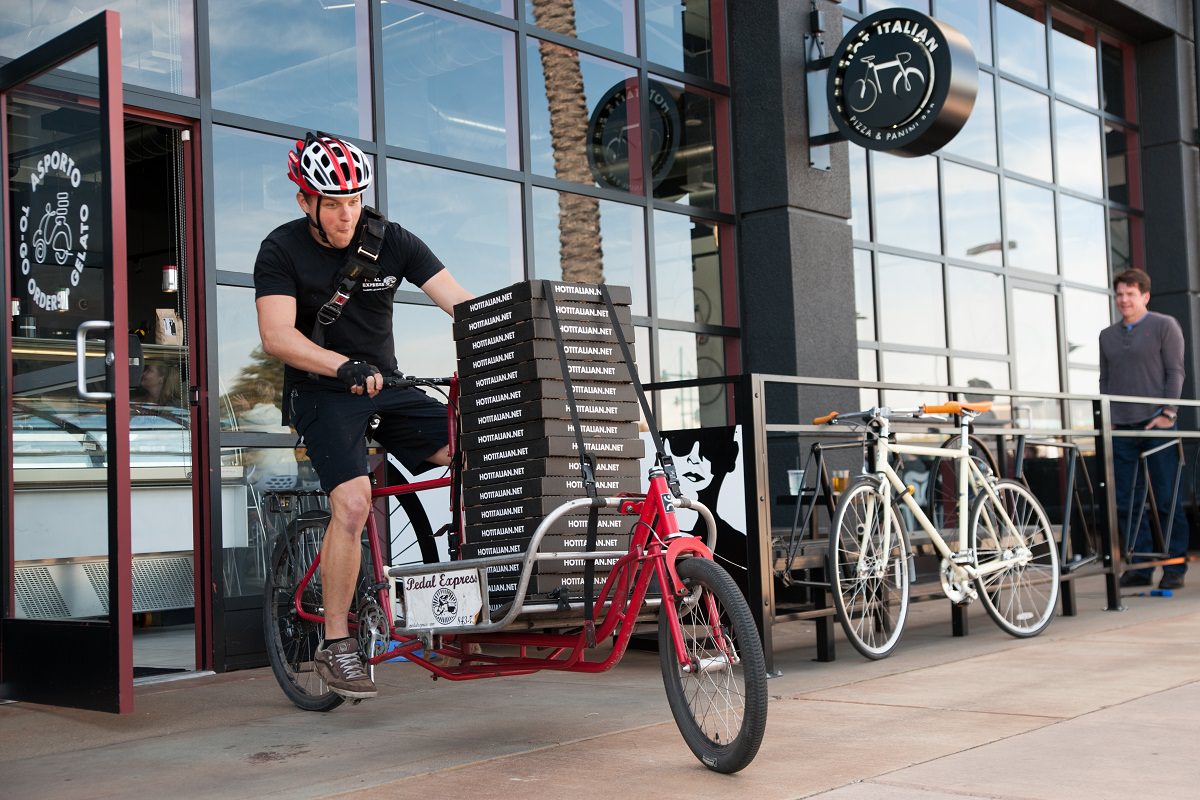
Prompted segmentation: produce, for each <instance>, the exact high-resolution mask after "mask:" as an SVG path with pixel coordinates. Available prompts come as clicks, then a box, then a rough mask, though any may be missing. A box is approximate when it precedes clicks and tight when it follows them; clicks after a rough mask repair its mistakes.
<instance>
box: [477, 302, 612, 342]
mask: <svg viewBox="0 0 1200 800" xmlns="http://www.w3.org/2000/svg"><path fill="white" fill-rule="evenodd" d="M613 307H614V309H615V310H616V312H617V317H616V319H617V322H619V323H621V324H622V325H625V326H626V327H628V326H631V325H633V314H632V313H631V312H630V310H629V306H617V305H614V306H613ZM554 312H555V314H557V315H558V321H559V323H563V324H565V323H569V322H601V323H606V324H607V323H609V322H610V317H611V315H610V314H609V313H608V307H607V306H605V305H603V304H597V303H570V302H564V301H558V302H556V303H555V304H554ZM532 319H545V320H548V319H550V304H549V303H547V302H546V301H545V300H525V301H521V302H517V303H513V304H511V305H508V306H504V307H501V308H496V309H493V310H491V311H490V312H489V313H486V314H477V315H474V316H471V317H467V318H466V319H460V320H457V321H456V322H455V323H454V338H455V339H466V338H468V337H472V336H479V335H481V334H484V333H487V332H488V331H493V330H496V329H498V328H503V327H505V326H507V325H514V324H516V323H518V322H527V321H528V320H532Z"/></svg>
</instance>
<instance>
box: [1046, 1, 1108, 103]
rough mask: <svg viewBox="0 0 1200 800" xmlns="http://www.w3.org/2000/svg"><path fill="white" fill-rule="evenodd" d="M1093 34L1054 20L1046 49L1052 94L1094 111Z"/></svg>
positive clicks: (1097, 99) (1096, 98)
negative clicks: (1050, 59)
mask: <svg viewBox="0 0 1200 800" xmlns="http://www.w3.org/2000/svg"><path fill="white" fill-rule="evenodd" d="M1094 42H1095V34H1094V32H1092V31H1090V30H1089V31H1087V32H1084V31H1082V30H1078V29H1076V28H1075V27H1074V26H1071V25H1068V24H1067V23H1065V22H1063V21H1062V20H1059V19H1056V20H1054V30H1053V32H1052V33H1051V38H1050V46H1051V48H1052V50H1053V56H1054V91H1056V92H1058V93H1059V94H1061V95H1063V96H1064V97H1069V98H1071V99H1072V100H1076V101H1078V102H1080V103H1083V104H1084V105H1088V106H1092V107H1093V108H1094V107H1096V106H1097V105H1098V104H1099V102H1100V100H1099V97H1098V96H1097V86H1096V47H1095V44H1094Z"/></svg>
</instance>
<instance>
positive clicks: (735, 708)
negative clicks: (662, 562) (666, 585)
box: [658, 558, 767, 773]
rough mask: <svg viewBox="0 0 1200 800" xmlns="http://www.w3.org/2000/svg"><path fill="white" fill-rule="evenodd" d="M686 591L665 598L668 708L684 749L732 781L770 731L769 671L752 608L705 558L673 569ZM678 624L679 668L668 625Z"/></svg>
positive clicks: (662, 621) (662, 650)
mask: <svg viewBox="0 0 1200 800" xmlns="http://www.w3.org/2000/svg"><path fill="white" fill-rule="evenodd" d="M675 566H676V569H677V571H678V573H679V578H680V579H681V580H682V581H683V582H684V584H685V585H686V586H687V587H688V588H689V589H691V590H692V591H691V593H690V594H689V595H687V596H685V597H683V598H674V599H672V598H665V597H664V598H663V606H662V610H661V611H660V612H659V615H658V655H659V660H660V663H661V665H662V674H663V683H664V685H665V686H666V690H667V702H668V703H670V705H671V714H672V715H673V716H674V717H675V724H676V725H678V726H679V732H680V733H682V734H683V739H684V741H685V742H687V745H688V747H689V748H691V750H692V752H693V753H695V755H696V758H698V759H700V761H701V763H703V764H704V765H705V766H706V767H708V768H709V769H711V770H715V771H716V772H724V773H731V772H737V771H738V770H740V769H743V768H745V767H746V766H747V765H748V764H749V763H750V762H751V761H753V760H754V756H755V755H756V754H757V753H758V747H759V745H760V744H761V743H762V737H763V731H764V730H765V729H766V726H767V669H766V660H765V659H764V658H763V651H762V643H761V641H760V640H759V637H758V629H757V628H756V627H755V626H754V617H753V616H752V615H751V614H750V607H749V606H748V605H746V600H745V598H744V597H742V593H741V591H739V590H738V588H737V584H735V583H734V582H733V578H731V577H729V574H728V573H727V572H725V570H724V569H722V568H721V567H720V566H719V565H717V564H716V563H714V562H712V561H709V560H708V559H706V558H688V559H684V560H682V561H679V562H677V563H676V565H675ZM668 614H674V615H675V617H676V619H677V620H678V621H679V627H680V631H681V632H682V634H683V643H684V646H685V647H686V652H685V653H684V656H685V658H686V660H687V663H686V666H685V665H681V664H680V660H679V658H678V656H677V653H676V650H675V643H674V641H673V637H672V636H671V624H670V620H669V618H668V617H667V615H668Z"/></svg>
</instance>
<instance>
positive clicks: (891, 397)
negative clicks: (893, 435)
mask: <svg viewBox="0 0 1200 800" xmlns="http://www.w3.org/2000/svg"><path fill="white" fill-rule="evenodd" d="M879 355H880V358H879V360H880V364H881V367H882V369H883V375H882V380H884V381H886V382H887V383H905V384H920V385H922V386H945V385H947V384H948V383H949V382H950V381H949V378H948V376H947V374H946V359H945V358H944V357H942V356H927V355H921V354H919V353H889V352H886V351H885V352H883V353H880V354H879ZM881 394H882V395H883V402H884V403H885V404H887V405H889V406H891V407H892V408H916V407H917V406H919V405H921V404H922V403H928V402H929V392H906V391H896V390H887V391H884V392H882V393H881Z"/></svg>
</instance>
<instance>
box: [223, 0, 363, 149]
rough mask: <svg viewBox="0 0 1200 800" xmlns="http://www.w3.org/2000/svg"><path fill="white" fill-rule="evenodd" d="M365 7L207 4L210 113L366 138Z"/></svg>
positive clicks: (250, 1)
mask: <svg viewBox="0 0 1200 800" xmlns="http://www.w3.org/2000/svg"><path fill="white" fill-rule="evenodd" d="M367 5H368V4H367V2H366V1H365V0H355V2H345V3H327V4H322V3H294V4H290V5H288V6H287V8H286V10H285V9H284V8H282V7H281V6H280V4H279V3H278V2H274V1H273V0H245V1H244V2H235V1H234V0H219V1H218V2H212V3H209V4H208V17H209V42H210V47H211V50H212V59H211V63H212V104H213V108H217V109H220V110H222V111H234V112H237V113H239V114H246V115H247V116H251V117H261V118H264V119H270V120H275V121H277V122H287V123H291V124H293V125H299V126H302V127H304V128H307V129H308V130H314V131H316V130H320V131H327V132H330V133H343V134H351V135H357V136H360V137H362V138H370V136H371V127H372V126H371V115H370V108H371V97H370V91H371V67H370V57H369V56H370V50H369V48H368V46H367V44H368V38H367ZM314 43H319V48H314Z"/></svg>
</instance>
